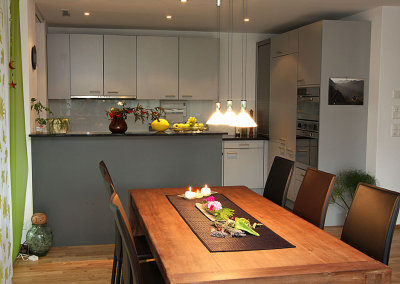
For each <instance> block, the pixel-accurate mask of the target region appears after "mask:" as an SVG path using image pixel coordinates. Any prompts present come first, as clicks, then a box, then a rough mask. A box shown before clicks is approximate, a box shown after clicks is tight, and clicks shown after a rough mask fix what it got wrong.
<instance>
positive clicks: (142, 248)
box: [99, 161, 153, 284]
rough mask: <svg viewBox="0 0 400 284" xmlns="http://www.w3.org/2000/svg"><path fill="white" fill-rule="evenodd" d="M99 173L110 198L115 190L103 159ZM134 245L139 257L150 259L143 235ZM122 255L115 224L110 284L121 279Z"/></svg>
mask: <svg viewBox="0 0 400 284" xmlns="http://www.w3.org/2000/svg"><path fill="white" fill-rule="evenodd" d="M99 168H100V173H101V175H102V176H103V181H104V185H105V187H106V190H107V193H108V198H110V197H111V196H112V195H113V194H114V193H116V191H115V187H114V184H113V181H112V179H111V176H110V173H109V172H108V169H107V166H106V164H105V163H104V161H101V162H100V163H99ZM134 241H135V243H136V247H137V249H138V252H139V253H138V257H139V259H152V258H153V255H152V254H151V250H150V247H149V245H148V243H147V240H146V237H145V236H138V237H135V238H134ZM122 263H123V257H122V243H121V235H120V233H119V230H118V228H117V226H115V247H114V261H113V269H112V273H111V284H114V283H120V279H121V269H122Z"/></svg>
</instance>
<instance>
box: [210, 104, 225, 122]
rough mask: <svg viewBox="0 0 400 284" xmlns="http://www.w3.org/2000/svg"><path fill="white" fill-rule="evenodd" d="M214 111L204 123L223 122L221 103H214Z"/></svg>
mask: <svg viewBox="0 0 400 284" xmlns="http://www.w3.org/2000/svg"><path fill="white" fill-rule="evenodd" d="M215 105H216V109H215V112H214V113H213V114H212V115H211V117H210V118H209V119H208V120H207V122H206V124H209V125H222V124H224V115H223V114H222V112H221V103H219V102H218V103H216V104H215Z"/></svg>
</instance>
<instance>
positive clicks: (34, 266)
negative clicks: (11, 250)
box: [12, 227, 400, 284]
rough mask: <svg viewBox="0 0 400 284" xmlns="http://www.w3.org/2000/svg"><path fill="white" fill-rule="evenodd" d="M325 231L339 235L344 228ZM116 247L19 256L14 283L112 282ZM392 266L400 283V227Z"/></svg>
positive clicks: (62, 250)
mask: <svg viewBox="0 0 400 284" xmlns="http://www.w3.org/2000/svg"><path fill="white" fill-rule="evenodd" d="M325 230H326V231H327V232H329V233H330V234H332V235H333V236H335V237H339V236H340V234H341V230H342V228H341V227H327V228H325ZM113 250H114V246H113V245H101V246H81V247H54V248H52V249H51V250H50V252H49V253H48V254H47V256H45V257H42V258H40V259H39V261H37V262H32V261H26V262H25V261H22V260H21V259H18V260H17V261H16V262H15V263H14V277H13V282H12V283H13V284H19V283H41V284H47V283H54V284H55V283H93V284H94V283H96V284H102V283H110V277H111V268H112V259H113ZM389 265H390V266H391V267H392V270H393V274H392V283H399V284H400V228H396V230H395V233H394V236H393V243H392V250H391V254H390V262H389Z"/></svg>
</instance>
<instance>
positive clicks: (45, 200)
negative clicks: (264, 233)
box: [31, 132, 224, 246]
mask: <svg viewBox="0 0 400 284" xmlns="http://www.w3.org/2000/svg"><path fill="white" fill-rule="evenodd" d="M223 134H224V133H215V132H203V133H167V134H159V133H155V132H153V133H151V132H150V133H127V134H125V135H113V134H110V133H89V134H84V133H68V134H58V135H49V134H33V135H31V140H32V184H33V211H34V212H45V213H46V214H47V216H48V225H49V227H51V228H52V230H53V245H54V246H74V245H95V244H111V243H113V242H114V221H113V219H112V215H111V212H110V207H109V202H108V194H107V193H106V189H105V187H104V184H103V179H102V177H101V175H100V171H99V162H100V161H102V160H103V161H104V162H105V163H106V165H107V167H108V169H109V171H110V174H111V177H112V179H113V181H114V185H115V187H116V191H117V193H118V195H119V196H120V198H121V201H122V203H123V205H124V207H125V208H126V210H127V208H128V206H127V205H128V191H129V190H130V189H135V188H164V187H188V186H189V185H191V186H193V187H196V188H198V187H201V186H203V185H204V184H208V185H210V186H211V187H212V186H221V185H222V174H221V173H222V157H223V156H222V148H223V147H222V135H223ZM154 206H156V204H154Z"/></svg>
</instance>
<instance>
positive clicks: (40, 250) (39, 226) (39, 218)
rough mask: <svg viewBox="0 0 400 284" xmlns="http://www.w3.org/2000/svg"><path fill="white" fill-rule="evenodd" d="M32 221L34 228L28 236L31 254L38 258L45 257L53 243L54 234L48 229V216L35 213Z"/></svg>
mask: <svg viewBox="0 0 400 284" xmlns="http://www.w3.org/2000/svg"><path fill="white" fill-rule="evenodd" d="M31 221H32V227H31V228H30V229H29V231H28V233H27V234H26V243H27V245H28V248H29V252H30V253H31V254H34V255H37V256H45V255H46V254H47V252H48V251H49V250H50V247H51V244H52V242H53V234H52V232H51V229H50V228H49V227H47V216H46V214H44V213H35V214H33V215H32V218H31Z"/></svg>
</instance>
